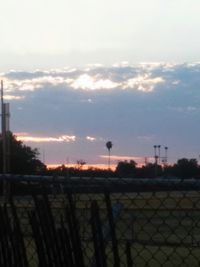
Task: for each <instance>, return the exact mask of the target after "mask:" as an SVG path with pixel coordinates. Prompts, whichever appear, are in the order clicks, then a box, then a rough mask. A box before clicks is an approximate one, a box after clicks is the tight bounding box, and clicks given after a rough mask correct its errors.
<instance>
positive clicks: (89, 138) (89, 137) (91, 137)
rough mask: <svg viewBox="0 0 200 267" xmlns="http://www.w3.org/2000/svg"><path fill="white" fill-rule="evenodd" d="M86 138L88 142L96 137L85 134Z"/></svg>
mask: <svg viewBox="0 0 200 267" xmlns="http://www.w3.org/2000/svg"><path fill="white" fill-rule="evenodd" d="M86 140H87V141H90V142H94V141H96V140H97V139H96V137H93V136H86Z"/></svg>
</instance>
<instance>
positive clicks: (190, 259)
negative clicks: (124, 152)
mask: <svg viewBox="0 0 200 267" xmlns="http://www.w3.org/2000/svg"><path fill="white" fill-rule="evenodd" d="M5 181H6V183H8V184H9V190H10V191H9V198H7V199H5V198H4V196H3V195H2V197H1V206H0V265H1V266H6V267H7V266H9V267H10V266H20V267H21V266H22V267H23V266H24V267H26V266H30V267H36V266H42V267H43V266H44V267H45V266H48V267H51V266H52V267H61V266H62V267H63V266H70V267H71V266H72V267H73V266H75V267H79V266H80V267H81V266H83V267H87V266H88V267H95V266H99V267H101V266H102V267H104V266H108V267H109V266H116V267H121V266H138V267H143V266H150V267H151V266H152V267H155V266H165V267H167V266H170V267H171V266H181V267H182V266H190V267H191V266H200V181H198V180H194V179H187V180H182V179H171V180H170V179H166V178H160V179H122V178H120V179H116V178H110V179H109V178H91V179H89V178H77V177H74V178H73V177H72V178H64V177H35V176H23V177H21V176H0V184H1V186H2V185H3V184H4V183H5ZM2 192H3V190H2Z"/></svg>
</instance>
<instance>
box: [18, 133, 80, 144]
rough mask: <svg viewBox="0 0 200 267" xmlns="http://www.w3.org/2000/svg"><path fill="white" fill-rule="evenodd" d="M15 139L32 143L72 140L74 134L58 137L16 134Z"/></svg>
mask: <svg viewBox="0 0 200 267" xmlns="http://www.w3.org/2000/svg"><path fill="white" fill-rule="evenodd" d="M17 140H19V141H23V142H33V143H43V142H59V143H60V142H67V143H68V142H74V141H75V140H76V136H74V135H62V136H59V137H36V136H26V135H17Z"/></svg>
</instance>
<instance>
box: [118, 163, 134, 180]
mask: <svg viewBox="0 0 200 267" xmlns="http://www.w3.org/2000/svg"><path fill="white" fill-rule="evenodd" d="M136 165H137V164H136V162H135V161H134V160H130V161H129V162H128V161H126V160H125V161H120V162H119V163H118V164H117V167H116V170H115V172H116V174H117V176H119V177H125V178H128V177H130V178H131V177H134V176H135V174H136Z"/></svg>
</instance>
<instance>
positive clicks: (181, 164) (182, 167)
mask: <svg viewBox="0 0 200 267" xmlns="http://www.w3.org/2000/svg"><path fill="white" fill-rule="evenodd" d="M173 169H174V173H175V175H177V176H178V177H183V178H186V177H187V178H188V177H194V176H196V175H197V174H198V172H199V168H198V162H197V160H196V159H187V158H182V159H179V160H178V161H177V163H176V164H175V165H174V167H173Z"/></svg>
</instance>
